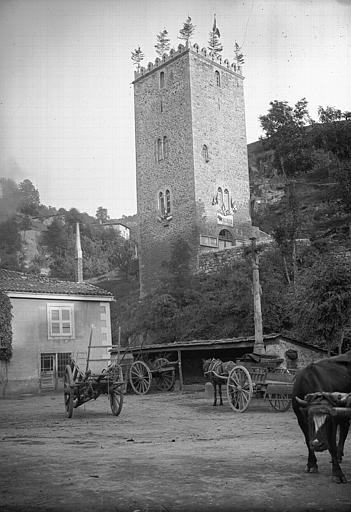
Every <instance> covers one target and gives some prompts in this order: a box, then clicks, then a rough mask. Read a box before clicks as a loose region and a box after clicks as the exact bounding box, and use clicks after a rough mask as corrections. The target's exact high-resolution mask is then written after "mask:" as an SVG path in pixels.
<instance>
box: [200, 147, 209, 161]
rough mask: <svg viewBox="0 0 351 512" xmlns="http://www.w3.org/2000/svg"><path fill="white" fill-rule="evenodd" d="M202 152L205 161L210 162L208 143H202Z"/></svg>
mask: <svg viewBox="0 0 351 512" xmlns="http://www.w3.org/2000/svg"><path fill="white" fill-rule="evenodd" d="M201 152H202V157H203V159H204V160H205V162H206V163H207V162H209V160H210V159H209V156H208V146H207V144H203V145H202V151H201Z"/></svg>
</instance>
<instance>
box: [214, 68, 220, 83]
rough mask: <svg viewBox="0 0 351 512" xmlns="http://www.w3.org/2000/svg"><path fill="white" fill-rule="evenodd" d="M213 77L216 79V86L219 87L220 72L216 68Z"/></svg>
mask: <svg viewBox="0 0 351 512" xmlns="http://www.w3.org/2000/svg"><path fill="white" fill-rule="evenodd" d="M215 79H216V86H217V87H220V86H221V74H220V72H219V71H218V69H216V70H215Z"/></svg>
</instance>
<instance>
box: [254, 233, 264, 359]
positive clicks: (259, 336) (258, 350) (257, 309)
mask: <svg viewBox="0 0 351 512" xmlns="http://www.w3.org/2000/svg"><path fill="white" fill-rule="evenodd" d="M251 252H252V291H253V302H254V322H255V344H254V350H253V351H254V354H264V353H265V348H264V343H263V330H262V312H261V286H260V274H259V260H258V254H257V250H256V237H252V238H251Z"/></svg>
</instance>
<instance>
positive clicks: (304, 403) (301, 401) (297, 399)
mask: <svg viewBox="0 0 351 512" xmlns="http://www.w3.org/2000/svg"><path fill="white" fill-rule="evenodd" d="M295 400H296V402H297V403H298V404H299V405H300V406H301V407H307V404H308V402H307V401H306V400H302V398H299V397H298V396H295Z"/></svg>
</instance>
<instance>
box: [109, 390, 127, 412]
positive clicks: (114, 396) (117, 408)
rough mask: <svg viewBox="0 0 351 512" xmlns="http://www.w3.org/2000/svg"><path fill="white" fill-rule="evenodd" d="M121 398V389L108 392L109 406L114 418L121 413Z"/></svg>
mask: <svg viewBox="0 0 351 512" xmlns="http://www.w3.org/2000/svg"><path fill="white" fill-rule="evenodd" d="M123 398H124V396H123V392H122V390H121V389H113V390H112V391H111V392H110V406H111V411H112V414H113V415H114V416H118V415H119V414H120V413H121V410H122V406H123Z"/></svg>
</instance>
